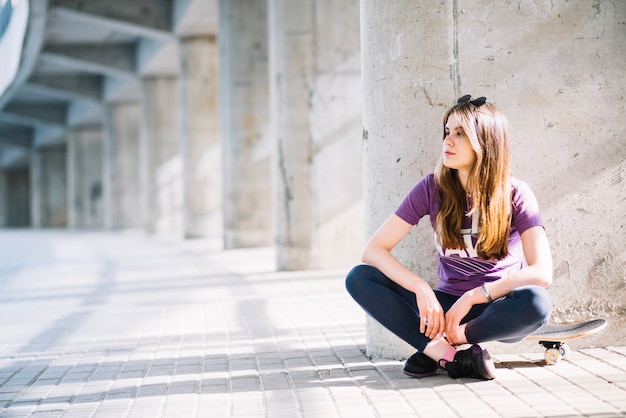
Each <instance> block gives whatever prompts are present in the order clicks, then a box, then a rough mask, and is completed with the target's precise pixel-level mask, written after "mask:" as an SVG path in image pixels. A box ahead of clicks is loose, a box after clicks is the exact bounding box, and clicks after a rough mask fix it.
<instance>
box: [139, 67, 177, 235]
mask: <svg viewBox="0 0 626 418" xmlns="http://www.w3.org/2000/svg"><path fill="white" fill-rule="evenodd" d="M142 110H143V115H142V122H143V126H142V131H141V140H142V144H141V148H140V152H141V154H142V156H141V159H142V163H141V164H142V165H143V167H142V169H143V170H144V171H143V173H142V175H143V184H142V186H141V188H142V193H143V196H142V199H143V205H142V206H143V213H144V222H145V227H146V229H147V230H148V231H149V232H154V233H156V234H159V235H163V236H166V237H169V238H182V237H183V211H184V201H183V183H184V174H183V169H184V168H183V157H182V154H181V149H180V148H181V147H180V130H179V129H180V123H179V119H178V117H179V113H178V112H179V101H178V86H177V80H176V78H175V77H171V76H151V77H146V78H144V79H143V80H142Z"/></svg>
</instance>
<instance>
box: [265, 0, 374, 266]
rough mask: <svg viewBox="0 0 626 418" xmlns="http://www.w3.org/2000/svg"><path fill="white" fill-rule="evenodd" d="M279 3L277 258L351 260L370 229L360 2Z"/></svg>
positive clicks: (275, 57) (274, 50) (281, 261)
mask: <svg viewBox="0 0 626 418" xmlns="http://www.w3.org/2000/svg"><path fill="white" fill-rule="evenodd" d="M269 4H270V8H269V16H270V19H269V22H270V30H269V32H270V85H271V89H270V91H271V119H272V135H273V139H274V141H275V143H274V156H273V157H274V159H273V162H272V170H273V193H274V196H273V202H274V225H275V234H276V245H277V257H278V260H277V264H278V267H279V268H280V269H286V270H290V269H316V268H348V266H350V265H352V264H355V263H356V262H357V261H358V259H359V254H360V252H361V249H362V248H361V246H362V236H363V234H362V177H361V167H362V165H361V164H362V160H361V132H362V131H361V84H360V55H359V5H358V4H356V3H355V2H353V1H348V0H324V1H321V0H320V1H312V0H297V1H287V0H272V1H270V3H269ZM322 16H323V18H321V17H322ZM355 243H356V244H355Z"/></svg>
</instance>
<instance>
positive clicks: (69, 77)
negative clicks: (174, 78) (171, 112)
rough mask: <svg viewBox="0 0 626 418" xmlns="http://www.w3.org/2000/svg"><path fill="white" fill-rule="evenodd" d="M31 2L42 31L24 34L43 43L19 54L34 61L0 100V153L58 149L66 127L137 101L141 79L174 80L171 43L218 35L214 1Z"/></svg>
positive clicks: (175, 53) (91, 121)
mask: <svg viewBox="0 0 626 418" xmlns="http://www.w3.org/2000/svg"><path fill="white" fill-rule="evenodd" d="M24 1H25V0H24ZM30 3H31V10H33V9H34V8H33V7H32V5H33V4H34V3H37V5H38V7H39V8H40V9H42V8H43V7H44V6H42V3H45V4H46V5H45V7H46V9H45V10H46V12H45V14H44V18H45V25H43V26H44V29H43V30H41V29H37V30H32V31H29V32H28V33H27V37H28V36H30V37H37V36H38V37H41V38H42V39H41V41H40V42H39V43H38V42H36V41H33V39H30V40H29V42H28V44H32V45H36V48H31V49H30V50H25V51H24V52H23V58H24V57H26V56H30V57H33V55H34V59H35V64H34V66H33V68H32V69H30V71H28V74H21V77H16V80H17V79H21V80H22V81H21V82H19V83H17V82H16V83H15V86H12V88H11V89H9V90H10V97H8V96H7V97H2V100H0V154H2V153H4V152H5V150H10V154H12V155H17V154H16V149H18V150H22V152H29V151H30V150H32V149H33V148H36V147H39V146H45V145H46V143H45V142H46V141H48V140H49V141H51V142H52V143H55V144H58V143H59V142H63V141H64V136H65V131H66V130H67V129H68V128H70V127H72V126H79V125H83V124H90V125H91V124H102V118H103V114H104V113H103V109H104V104H105V103H107V102H111V101H116V100H139V92H140V89H139V84H140V83H139V80H140V78H141V77H142V76H147V75H160V74H167V75H173V74H176V73H177V71H178V62H179V59H178V38H180V37H185V36H200V35H204V36H206V35H212V36H216V33H217V0H133V1H132V2H129V1H126V0H89V1H85V0H30ZM35 17H36V18H39V19H41V16H34V17H33V19H34V18H35ZM41 26H42V25H38V26H37V28H40V27H41ZM25 44H26V42H25ZM21 67H22V66H20V71H22V68H21ZM2 157H3V156H1V155H0V168H2V167H3V166H5V165H6V164H5V163H4V161H5V160H6V159H5V158H2ZM22 160H25V161H27V159H23V158H22Z"/></svg>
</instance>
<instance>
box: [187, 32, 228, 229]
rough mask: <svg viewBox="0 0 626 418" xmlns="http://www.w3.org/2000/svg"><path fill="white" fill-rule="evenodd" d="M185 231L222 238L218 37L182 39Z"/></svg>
mask: <svg viewBox="0 0 626 418" xmlns="http://www.w3.org/2000/svg"><path fill="white" fill-rule="evenodd" d="M179 46H180V55H181V63H180V73H179V78H178V82H179V88H180V118H181V128H182V129H181V147H182V157H183V176H184V194H183V206H184V235H185V237H190V238H194V237H210V238H222V236H223V233H222V229H223V228H222V149H221V145H220V140H219V132H218V131H219V127H218V120H219V114H218V49H217V48H218V47H217V40H216V39H215V37H193V38H183V39H181V40H180V43H179Z"/></svg>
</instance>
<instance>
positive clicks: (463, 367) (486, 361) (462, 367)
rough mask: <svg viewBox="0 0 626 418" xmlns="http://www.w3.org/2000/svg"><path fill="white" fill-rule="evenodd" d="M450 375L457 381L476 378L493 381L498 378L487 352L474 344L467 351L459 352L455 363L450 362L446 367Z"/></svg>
mask: <svg viewBox="0 0 626 418" xmlns="http://www.w3.org/2000/svg"><path fill="white" fill-rule="evenodd" d="M444 368H445V369H446V370H447V371H448V375H449V376H450V377H451V378H453V379H456V378H458V377H475V378H477V379H483V380H491V379H493V378H495V377H496V375H495V369H496V368H495V366H494V364H493V360H491V356H490V355H489V353H488V352H487V350H483V349H482V348H480V346H479V345H477V344H474V345H473V346H471V347H470V348H468V349H467V350H462V351H459V352H458V353H456V354H455V355H454V361H449V362H447V363H446V364H445V367H444Z"/></svg>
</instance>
